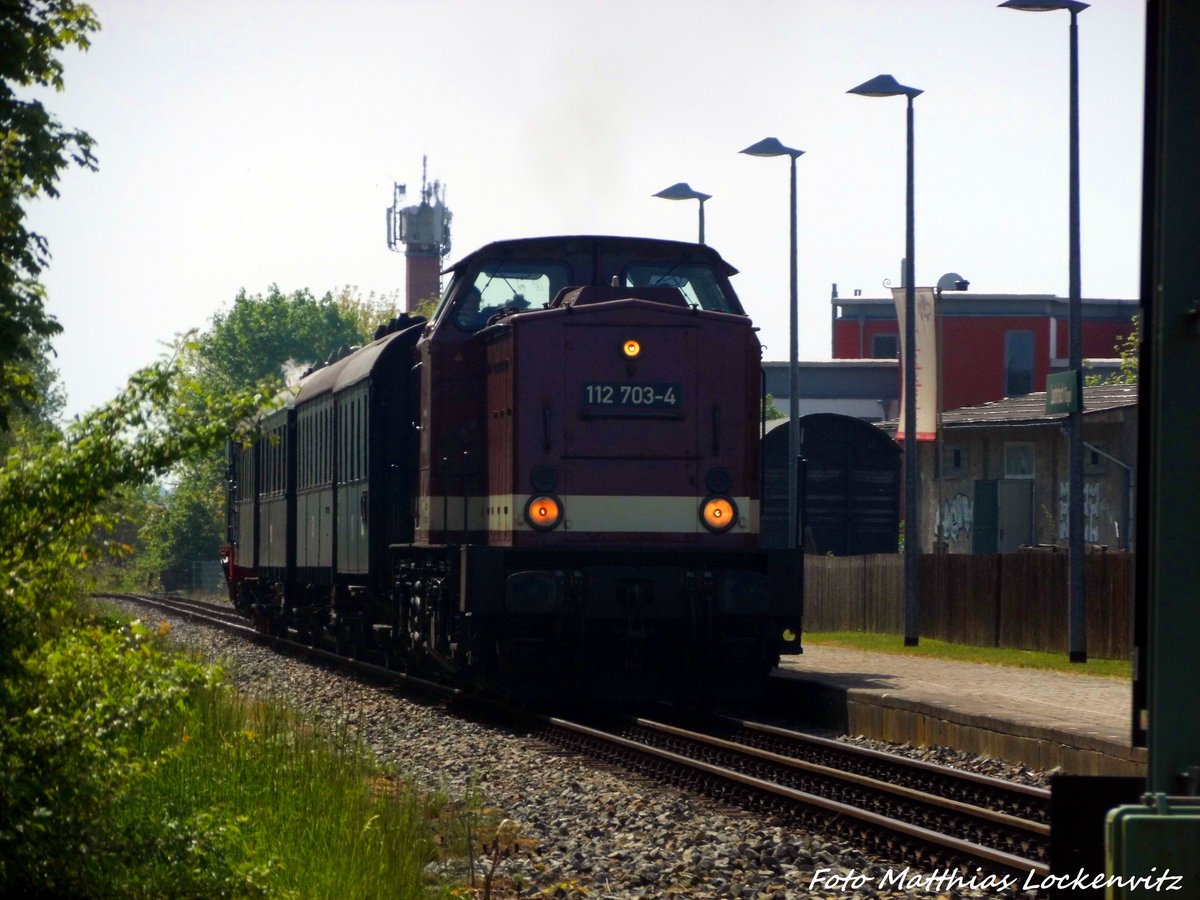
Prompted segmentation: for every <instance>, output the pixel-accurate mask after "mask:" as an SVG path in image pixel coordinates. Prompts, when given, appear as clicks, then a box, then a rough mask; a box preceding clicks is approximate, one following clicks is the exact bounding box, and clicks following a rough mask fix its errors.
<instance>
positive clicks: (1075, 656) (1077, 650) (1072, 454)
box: [1067, 9, 1087, 663]
mask: <svg viewBox="0 0 1200 900" xmlns="http://www.w3.org/2000/svg"><path fill="white" fill-rule="evenodd" d="M1070 13H1071V115H1070V118H1071V140H1070V173H1069V178H1070V197H1069V201H1068V202H1069V204H1070V212H1069V224H1068V227H1069V230H1070V235H1069V239H1068V240H1069V249H1068V256H1069V259H1068V266H1069V268H1070V273H1069V281H1070V284H1069V287H1068V291H1069V294H1068V303H1069V324H1070V330H1071V343H1070V360H1069V363H1068V364H1069V366H1070V368H1071V370H1072V371H1073V372H1075V373H1077V378H1078V379H1079V380H1078V382H1077V383H1078V384H1082V374H1081V373H1082V370H1083V300H1082V297H1081V286H1080V260H1079V26H1078V22H1077V11H1076V10H1075V9H1071V10H1070ZM1080 393H1081V395H1080V397H1079V402H1078V403H1077V404H1076V409H1075V410H1074V411H1073V412H1071V413H1070V415H1069V418H1068V422H1067V428H1068V432H1069V440H1070V447H1069V453H1068V462H1069V465H1070V467H1071V473H1070V475H1071V479H1070V488H1069V497H1068V501H1069V502H1068V516H1069V519H1068V522H1069V531H1068V535H1067V537H1068V542H1069V545H1070V546H1069V548H1068V556H1069V566H1068V573H1067V584H1068V594H1069V607H1070V617H1069V622H1068V628H1067V633H1068V643H1069V646H1070V660H1071V662H1078V663H1083V662H1087V606H1086V598H1085V595H1084V566H1083V411H1082V410H1083V397H1082V390H1081V389H1080Z"/></svg>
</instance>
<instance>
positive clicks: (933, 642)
mask: <svg viewBox="0 0 1200 900" xmlns="http://www.w3.org/2000/svg"><path fill="white" fill-rule="evenodd" d="M804 641H805V643H806V644H815V645H817V646H821V645H826V644H828V645H829V646H832V647H850V648H852V649H855V650H870V651H872V652H877V653H903V654H907V655H910V656H913V655H915V656H927V657H931V658H936V659H959V660H964V661H966V662H975V663H985V664H986V665H989V666H1010V667H1012V668H1017V669H1046V670H1050V671H1060V672H1071V673H1072V674H1074V675H1098V676H1101V677H1103V678H1125V679H1128V678H1129V677H1130V665H1129V660H1127V659H1098V658H1096V657H1090V658H1089V659H1088V661H1087V662H1086V663H1073V662H1071V661H1070V658H1069V657H1068V656H1067V655H1066V654H1064V653H1044V652H1042V651H1040V650H1014V649H1012V648H1009V647H972V646H969V645H967V644H952V643H950V642H949V641H939V640H937V639H935V638H928V637H923V638H921V641H920V643H919V644H918V645H917V646H915V647H906V646H905V645H904V636H903V635H900V634H876V633H873V632H864V631H826V632H811V631H810V632H807V633H806V634H805V635H804Z"/></svg>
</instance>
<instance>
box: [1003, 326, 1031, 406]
mask: <svg viewBox="0 0 1200 900" xmlns="http://www.w3.org/2000/svg"><path fill="white" fill-rule="evenodd" d="M1032 390H1033V332H1032V331H1006V332H1004V396H1005V397H1023V396H1024V395H1025V394H1028V393H1029V392H1030V391H1032Z"/></svg>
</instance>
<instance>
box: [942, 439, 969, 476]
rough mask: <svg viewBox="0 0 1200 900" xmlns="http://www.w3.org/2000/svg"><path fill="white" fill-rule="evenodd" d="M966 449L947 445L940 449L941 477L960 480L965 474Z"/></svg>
mask: <svg viewBox="0 0 1200 900" xmlns="http://www.w3.org/2000/svg"><path fill="white" fill-rule="evenodd" d="M967 468H968V464H967V448H966V447H956V446H954V445H952V444H947V445H946V446H944V447H942V475H943V476H945V477H946V478H962V477H963V476H964V475H966V474H967Z"/></svg>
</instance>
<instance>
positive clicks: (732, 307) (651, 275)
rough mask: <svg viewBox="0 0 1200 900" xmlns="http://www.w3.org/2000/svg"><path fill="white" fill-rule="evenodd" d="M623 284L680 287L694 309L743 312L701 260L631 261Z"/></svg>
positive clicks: (714, 273) (740, 313) (738, 313)
mask: <svg viewBox="0 0 1200 900" xmlns="http://www.w3.org/2000/svg"><path fill="white" fill-rule="evenodd" d="M625 287H673V288H679V290H680V291H681V292H682V293H683V296H684V298H685V299H686V300H687V302H688V306H690V307H692V308H693V309H710V310H714V311H715V312H725V313H734V314H735V315H739V316H741V315H745V313H744V312H742V308H741V306H739V305H738V302H737V300H736V299H734V298H733V297H732V296H730V295H728V294H726V292H725V291H724V289H723V288H722V287H721V281H720V279H719V278H718V277H717V273H716V272H714V271H713V269H712V267H711V266H706V265H704V264H703V263H633V264H631V265H629V266H627V267H626V269H625Z"/></svg>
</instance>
